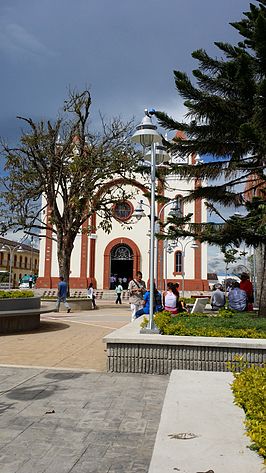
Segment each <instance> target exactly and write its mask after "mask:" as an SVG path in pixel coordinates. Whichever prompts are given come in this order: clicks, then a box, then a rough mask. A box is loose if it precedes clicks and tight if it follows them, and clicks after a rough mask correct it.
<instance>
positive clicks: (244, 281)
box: [239, 273, 254, 312]
mask: <svg viewBox="0 0 266 473" xmlns="http://www.w3.org/2000/svg"><path fill="white" fill-rule="evenodd" d="M240 279H241V281H240V284H239V287H240V289H242V290H243V291H245V293H246V294H247V310H248V311H250V312H252V311H253V302H254V293H253V286H252V282H251V281H250V279H249V275H248V274H247V273H242V274H241V276H240Z"/></svg>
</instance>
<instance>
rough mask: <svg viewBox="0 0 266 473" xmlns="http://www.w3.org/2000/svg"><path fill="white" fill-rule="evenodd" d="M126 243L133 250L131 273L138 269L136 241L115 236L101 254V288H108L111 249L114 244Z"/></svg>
mask: <svg viewBox="0 0 266 473" xmlns="http://www.w3.org/2000/svg"><path fill="white" fill-rule="evenodd" d="M122 244H124V245H128V246H129V247H130V248H131V250H132V252H133V274H134V275H135V274H136V272H137V271H139V270H140V251H139V248H138V246H137V245H136V243H134V241H132V240H130V239H129V238H124V237H121V238H115V239H114V240H112V241H110V243H108V245H107V246H106V248H105V251H104V256H103V261H104V262H103V289H109V278H110V263H111V251H112V249H113V247H114V246H116V245H122Z"/></svg>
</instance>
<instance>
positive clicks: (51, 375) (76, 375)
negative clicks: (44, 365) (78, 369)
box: [45, 372, 83, 381]
mask: <svg viewBox="0 0 266 473" xmlns="http://www.w3.org/2000/svg"><path fill="white" fill-rule="evenodd" d="M82 375H83V373H74V372H70V373H47V374H46V375H45V378H49V379H55V380H57V381H64V380H68V379H76V378H80V376H82Z"/></svg>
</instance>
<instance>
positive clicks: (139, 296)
mask: <svg viewBox="0 0 266 473" xmlns="http://www.w3.org/2000/svg"><path fill="white" fill-rule="evenodd" d="M178 287H179V284H178V283H175V284H173V283H171V282H169V283H168V284H167V290H166V291H165V292H163V293H161V292H160V291H158V289H157V288H156V286H155V285H154V291H153V312H161V311H162V310H163V309H165V310H167V311H169V312H171V314H173V315H175V314H177V313H178V310H180V308H181V307H180V305H181V302H180V301H179V292H178ZM128 291H129V303H130V307H131V320H132V321H133V320H135V319H137V318H138V317H140V316H141V315H144V314H149V312H150V304H151V301H150V291H148V290H147V289H146V284H145V282H144V281H143V280H142V273H141V272H140V271H138V272H137V274H136V277H135V278H134V279H132V280H131V281H130V283H129V286H128ZM182 310H183V307H182Z"/></svg>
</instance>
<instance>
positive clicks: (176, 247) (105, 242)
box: [37, 156, 208, 291]
mask: <svg viewBox="0 0 266 473" xmlns="http://www.w3.org/2000/svg"><path fill="white" fill-rule="evenodd" d="M178 159H180V158H178V157H176V158H173V157H172V161H174V162H178ZM189 163H190V164H194V165H197V157H196V156H190V157H189ZM143 182H144V181H143ZM115 184H118V180H117V179H115V178H114V181H112V182H109V183H107V186H109V187H110V188H111V187H112V186H114V185H115ZM120 184H123V182H121V183H120ZM197 184H198V183H197V182H196V181H194V182H193V181H190V182H187V181H186V180H185V179H180V177H179V176H178V175H175V176H174V175H170V176H167V177H166V180H165V185H161V189H160V193H161V195H164V196H165V197H167V198H169V199H170V201H169V203H167V204H165V205H163V204H162V203H156V216H157V218H158V219H159V220H160V221H162V222H165V221H166V220H167V216H168V214H169V213H170V215H171V212H172V211H173V210H174V209H177V208H178V209H179V211H181V212H182V213H183V214H184V215H186V214H188V213H191V214H192V215H193V216H192V219H191V221H192V222H195V223H201V222H203V221H206V212H207V211H206V207H205V205H204V203H203V201H201V200H197V201H195V202H183V197H185V196H186V195H187V194H188V192H189V190H190V189H191V188H193V186H196V185H197ZM126 187H127V190H129V193H130V194H131V195H132V198H130V200H128V201H121V202H119V203H117V204H116V205H114V207H113V225H112V231H111V232H110V233H109V234H108V233H105V232H104V230H103V229H101V228H98V223H99V222H98V217H96V215H95V216H93V217H92V218H91V219H90V221H89V222H87V223H85V224H83V228H82V230H83V231H82V232H80V234H79V235H78V236H77V238H76V241H75V246H74V249H73V252H72V257H71V272H70V279H69V283H70V288H71V289H84V288H87V287H88V284H89V283H90V282H92V283H93V284H94V287H95V288H97V289H103V290H108V289H110V288H113V279H114V278H117V279H118V278H120V279H122V280H124V287H126V285H127V283H128V282H129V281H130V280H131V279H132V278H134V277H135V275H136V272H137V271H141V272H142V274H143V279H144V280H145V281H146V282H148V280H149V254H150V251H149V247H150V236H149V231H150V219H149V214H150V210H149V205H150V204H149V199H148V198H147V197H146V196H145V195H144V193H145V192H146V191H147V188H146V187H145V186H144V184H143V183H142V182H141V179H140V178H139V177H136V179H135V180H131V184H130V186H128V184H126ZM136 209H137V210H141V212H140V213H141V215H142V218H140V219H139V218H137V217H138V216H136V214H137V212H136ZM88 225H89V228H93V229H95V231H93V233H88V232H87V228H88ZM50 237H51V235H50V234H49V230H47V233H46V235H44V237H43V238H41V242H40V266H39V268H40V269H39V277H38V281H37V283H38V287H40V288H56V287H57V284H58V277H59V269H58V263H57V254H56V253H57V249H56V242H55V241H54V240H52V239H51V238H50ZM154 243H155V280H156V283H157V287H158V289H164V288H165V286H166V283H167V282H168V281H172V282H178V283H179V285H180V288H179V289H180V290H181V291H182V290H186V291H204V290H208V281H207V245H206V244H201V243H200V242H198V241H197V242H195V241H193V239H191V238H185V239H180V240H178V241H174V242H173V241H168V242H166V241H163V240H157V239H156V241H155V242H154Z"/></svg>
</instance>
